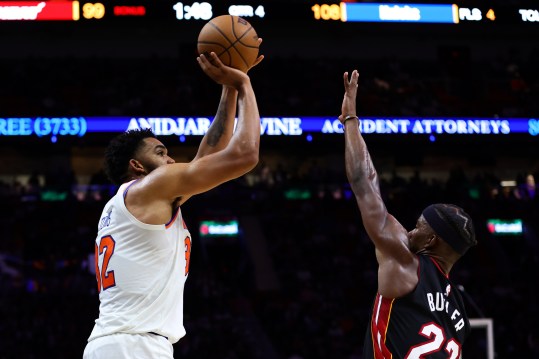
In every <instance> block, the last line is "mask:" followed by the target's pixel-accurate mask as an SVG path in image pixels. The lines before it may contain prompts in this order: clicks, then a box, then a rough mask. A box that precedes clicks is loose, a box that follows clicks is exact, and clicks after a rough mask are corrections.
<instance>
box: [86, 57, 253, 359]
mask: <svg viewBox="0 0 539 359" xmlns="http://www.w3.org/2000/svg"><path fill="white" fill-rule="evenodd" d="M209 57H210V58H208V57H205V56H204V55H200V56H199V57H198V58H197V61H198V62H199V65H200V67H201V68H202V70H203V71H204V72H205V73H206V74H207V75H208V76H209V77H210V78H212V79H213V80H214V81H216V82H217V83H219V84H221V85H222V86H223V90H222V95H221V100H220V103H219V107H218V110H217V115H216V116H215V120H214V121H213V123H212V125H211V126H210V128H209V129H208V132H207V133H206V135H205V136H204V138H203V139H202V142H201V144H200V147H199V150H198V152H197V155H196V156H195V158H194V159H193V160H192V161H191V162H189V163H175V161H174V160H173V159H172V158H171V157H169V154H168V153H167V149H166V148H165V146H164V145H163V144H162V143H161V142H160V141H159V140H157V138H155V136H154V134H153V133H152V132H151V130H132V131H128V132H126V133H123V134H121V135H120V136H118V137H117V138H115V139H114V140H112V141H111V143H110V144H109V146H108V148H107V151H106V154H105V164H106V170H107V174H108V175H109V177H110V179H111V180H112V181H113V182H115V183H117V184H120V188H119V190H118V192H117V194H116V195H115V196H114V197H113V198H112V199H111V200H110V201H109V202H108V203H107V204H106V206H105V208H104V210H103V213H102V215H101V219H100V221H99V226H98V235H97V238H96V242H95V268H96V279H97V287H98V290H99V300H100V306H99V318H98V319H97V320H96V321H95V326H94V329H93V331H92V333H91V335H90V337H89V339H88V344H87V345H86V348H85V350H84V359H98V358H114V359H123V358H133V359H139V358H141V359H142V358H152V359H157V358H166V359H171V358H173V347H172V344H174V343H175V342H177V341H178V340H179V339H180V338H181V337H183V336H184V335H185V329H184V326H183V290H184V284H185V281H186V279H187V275H188V273H189V257H190V253H191V236H190V234H189V231H188V230H187V228H186V226H185V224H184V222H183V219H182V213H181V210H180V206H181V204H182V203H184V202H185V201H186V200H187V199H188V198H189V197H190V196H192V195H195V194H198V193H202V192H205V191H208V190H210V189H212V188H214V187H216V186H218V185H219V184H221V183H223V182H226V181H229V180H232V179H234V178H237V177H239V176H242V175H243V174H245V173H247V172H248V171H250V170H251V169H252V168H253V167H255V166H256V164H257V163H258V152H259V143H260V118H259V114H258V107H257V103H256V98H255V94H254V91H253V88H252V86H251V82H250V79H249V77H248V75H247V74H246V73H243V72H241V71H239V70H236V69H233V68H230V67H228V66H225V65H223V63H222V62H221V61H220V60H219V58H218V57H217V56H216V55H215V53H211V54H210V55H209ZM262 58H263V56H260V57H259V58H258V59H257V61H256V62H255V64H258V63H259V62H260V61H261V60H262ZM236 109H237V110H238V114H237V115H238V121H237V125H236V128H235V130H234V122H235V117H236Z"/></svg>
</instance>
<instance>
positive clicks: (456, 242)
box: [422, 203, 477, 255]
mask: <svg viewBox="0 0 539 359" xmlns="http://www.w3.org/2000/svg"><path fill="white" fill-rule="evenodd" d="M422 214H423V217H424V218H425V220H426V221H427V223H428V224H429V225H430V226H431V228H432V229H433V230H434V232H435V233H436V234H437V235H438V236H439V237H441V238H442V239H443V240H444V241H445V242H447V244H449V245H450V246H451V248H453V249H454V250H455V252H457V253H459V254H460V255H463V254H464V253H466V251H467V250H468V249H469V248H470V247H472V246H475V245H476V244H477V240H476V239H475V229H474V225H473V221H472V218H471V217H470V216H469V215H468V214H467V213H466V212H464V210H463V209H462V208H460V207H458V206H455V205H454V204H444V203H437V204H432V205H430V206H428V207H427V208H425V209H424V210H423V213H422Z"/></svg>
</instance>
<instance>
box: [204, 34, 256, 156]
mask: <svg viewBox="0 0 539 359" xmlns="http://www.w3.org/2000/svg"><path fill="white" fill-rule="evenodd" d="M261 44H262V38H258V46H259V47H260V45H261ZM263 59H264V55H260V56H258V58H257V59H256V60H255V62H254V63H253V65H252V66H251V67H250V68H249V70H250V69H251V68H253V67H255V66H256V65H258V64H259V63H260V62H261V61H262V60H263ZM237 100H238V91H237V90H236V89H235V88H233V87H230V86H226V85H223V89H222V92H221V99H220V100H219V106H218V108H217V113H216V114H215V117H214V119H213V122H212V124H211V126H210V128H209V129H208V131H207V132H206V134H205V135H204V137H203V138H202V141H201V142H200V146H199V148H198V151H197V154H196V156H195V158H194V160H196V159H199V158H201V157H204V156H206V155H208V154H211V153H215V152H218V151H221V150H222V149H223V148H225V147H226V146H227V145H228V142H229V141H230V138H231V137H232V133H233V132H234V122H235V119H236V104H237Z"/></svg>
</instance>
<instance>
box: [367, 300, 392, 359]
mask: <svg viewBox="0 0 539 359" xmlns="http://www.w3.org/2000/svg"><path fill="white" fill-rule="evenodd" d="M394 300H395V299H393V298H384V297H382V296H381V295H380V294H379V293H378V294H377V295H376V300H375V301H374V308H373V311H372V318H371V339H372V346H373V352H374V359H391V358H393V354H392V353H391V352H390V351H389V349H388V348H387V346H386V334H387V328H388V326H389V317H390V316H391V309H392V307H393V301H394Z"/></svg>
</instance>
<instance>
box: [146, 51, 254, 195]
mask: <svg viewBox="0 0 539 359" xmlns="http://www.w3.org/2000/svg"><path fill="white" fill-rule="evenodd" d="M210 57H211V59H208V58H207V57H206V56H204V55H200V56H199V57H198V58H197V60H198V62H199V64H200V66H201V68H202V69H203V71H204V72H205V73H206V74H207V75H208V76H209V77H210V78H212V79H213V80H214V81H215V82H217V83H219V84H221V85H224V86H227V87H231V88H233V89H234V91H237V93H238V124H237V127H236V131H235V132H234V134H233V135H232V136H231V139H230V141H229V143H228V144H227V145H226V147H224V148H223V149H222V150H221V151H218V152H215V153H211V154H208V155H206V156H203V157H200V158H198V159H196V160H193V161H192V162H190V163H175V164H171V165H167V166H161V167H159V168H157V169H155V170H154V171H152V172H151V173H150V174H149V175H148V176H146V177H144V179H143V180H142V181H143V182H144V183H142V184H141V185H144V186H147V187H146V188H147V189H151V191H150V192H151V196H152V198H160V199H163V200H170V201H172V200H173V199H174V198H178V197H184V196H191V195H194V194H198V193H202V192H204V191H207V190H209V189H211V188H214V187H215V186H217V185H219V184H221V183H223V182H226V181H228V180H231V179H234V178H237V177H239V176H241V175H243V174H245V173H247V172H248V171H250V170H251V169H252V168H254V167H255V166H256V164H257V163H258V151H259V143H260V117H259V114H258V107H257V103H256V97H255V93H254V91H253V88H252V86H251V81H250V79H249V76H248V75H247V74H245V73H243V72H241V71H239V70H237V69H233V68H231V67H228V66H225V65H224V64H223V63H222V62H221V61H220V60H219V58H218V57H217V55H216V54H215V53H211V54H210ZM229 100H230V99H229ZM227 102H228V100H227ZM216 132H219V131H216ZM220 136H223V135H222V134H221V135H220ZM215 137H216V138H217V137H219V136H218V134H217V135H216V136H215ZM206 140H208V138H206ZM213 141H215V139H214V140H213ZM218 142H219V141H218V140H217V143H218Z"/></svg>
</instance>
